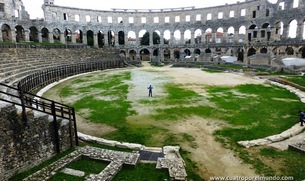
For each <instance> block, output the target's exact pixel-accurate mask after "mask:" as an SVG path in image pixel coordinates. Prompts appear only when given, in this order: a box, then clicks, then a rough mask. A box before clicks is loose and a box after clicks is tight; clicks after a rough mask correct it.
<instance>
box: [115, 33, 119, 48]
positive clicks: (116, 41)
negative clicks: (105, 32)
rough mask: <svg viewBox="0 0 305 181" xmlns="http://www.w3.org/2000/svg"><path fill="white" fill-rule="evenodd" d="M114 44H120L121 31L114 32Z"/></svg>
mask: <svg viewBox="0 0 305 181" xmlns="http://www.w3.org/2000/svg"><path fill="white" fill-rule="evenodd" d="M114 46H116V47H117V46H119V33H118V32H116V33H114Z"/></svg>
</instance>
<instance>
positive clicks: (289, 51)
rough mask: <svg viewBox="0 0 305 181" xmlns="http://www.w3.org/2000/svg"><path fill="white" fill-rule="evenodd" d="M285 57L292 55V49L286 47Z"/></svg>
mask: <svg viewBox="0 0 305 181" xmlns="http://www.w3.org/2000/svg"><path fill="white" fill-rule="evenodd" d="M285 52H286V54H287V55H293V54H294V50H293V48H292V47H287V48H286V50H285Z"/></svg>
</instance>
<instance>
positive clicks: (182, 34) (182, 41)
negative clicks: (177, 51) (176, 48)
mask: <svg viewBox="0 0 305 181" xmlns="http://www.w3.org/2000/svg"><path fill="white" fill-rule="evenodd" d="M180 37H181V39H180V44H182V45H184V43H185V42H184V41H185V40H184V33H183V32H180Z"/></svg>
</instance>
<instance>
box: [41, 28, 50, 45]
mask: <svg viewBox="0 0 305 181" xmlns="http://www.w3.org/2000/svg"><path fill="white" fill-rule="evenodd" d="M41 40H42V42H49V30H48V29H47V28H42V29H41Z"/></svg>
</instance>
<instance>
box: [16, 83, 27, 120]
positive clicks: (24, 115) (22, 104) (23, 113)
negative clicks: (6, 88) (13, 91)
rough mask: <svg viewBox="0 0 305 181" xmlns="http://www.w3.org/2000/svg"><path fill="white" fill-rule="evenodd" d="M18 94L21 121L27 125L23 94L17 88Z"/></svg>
mask: <svg viewBox="0 0 305 181" xmlns="http://www.w3.org/2000/svg"><path fill="white" fill-rule="evenodd" d="M18 92H19V98H20V102H21V107H22V120H23V122H24V124H25V125H27V116H26V109H25V105H24V94H23V91H22V89H21V88H20V87H18Z"/></svg>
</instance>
